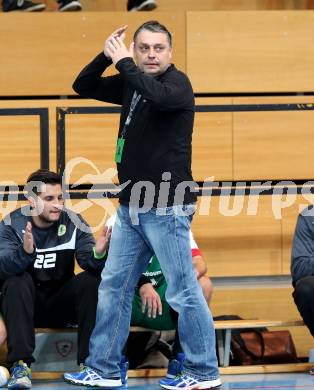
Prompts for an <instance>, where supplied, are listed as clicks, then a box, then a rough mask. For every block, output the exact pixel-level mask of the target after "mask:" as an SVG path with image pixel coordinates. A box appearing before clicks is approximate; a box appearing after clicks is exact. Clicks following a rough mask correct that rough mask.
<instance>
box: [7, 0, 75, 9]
mask: <svg viewBox="0 0 314 390" xmlns="http://www.w3.org/2000/svg"><path fill="white" fill-rule="evenodd" d="M57 3H58V10H59V11H60V12H65V11H81V9H82V5H81V3H80V1H79V0H57ZM45 8H46V4H44V3H35V2H33V1H31V0H2V10H3V12H12V11H26V12H38V11H43V10H44V9H45Z"/></svg>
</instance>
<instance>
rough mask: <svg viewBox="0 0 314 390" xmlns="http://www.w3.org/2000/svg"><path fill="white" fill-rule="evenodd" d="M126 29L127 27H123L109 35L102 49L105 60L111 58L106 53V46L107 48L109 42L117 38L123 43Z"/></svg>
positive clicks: (107, 52)
mask: <svg viewBox="0 0 314 390" xmlns="http://www.w3.org/2000/svg"><path fill="white" fill-rule="evenodd" d="M127 27H128V26H127V25H125V26H123V27H120V28H118V29H117V30H115V31H114V32H113V33H112V34H110V35H109V37H108V38H107V40H106V42H105V47H104V54H105V56H106V57H107V58H110V59H111V58H112V57H111V55H110V53H109V51H108V46H109V44H110V42H111V41H112V40H114V39H115V38H117V37H119V38H120V39H121V40H122V42H123V41H124V39H125V35H126V34H125V30H126V29H127Z"/></svg>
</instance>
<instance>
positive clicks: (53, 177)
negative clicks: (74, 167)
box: [26, 169, 62, 194]
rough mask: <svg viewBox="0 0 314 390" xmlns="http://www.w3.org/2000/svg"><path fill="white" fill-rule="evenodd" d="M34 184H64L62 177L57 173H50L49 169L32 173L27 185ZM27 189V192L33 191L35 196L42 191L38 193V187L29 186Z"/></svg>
mask: <svg viewBox="0 0 314 390" xmlns="http://www.w3.org/2000/svg"><path fill="white" fill-rule="evenodd" d="M32 182H40V183H44V184H60V185H61V184H62V179H61V176H60V175H58V174H57V173H55V172H52V171H48V169H38V170H37V171H35V172H33V173H31V174H30V175H29V176H28V178H27V180H26V183H32ZM26 187H27V192H29V190H32V191H33V192H34V193H35V194H38V193H39V192H40V191H38V187H37V186H30V187H32V188H30V187H29V186H26Z"/></svg>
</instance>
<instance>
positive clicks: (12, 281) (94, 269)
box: [0, 170, 111, 388]
mask: <svg viewBox="0 0 314 390" xmlns="http://www.w3.org/2000/svg"><path fill="white" fill-rule="evenodd" d="M27 183H28V190H31V191H29V192H28V193H27V198H28V201H29V205H27V206H25V207H22V208H20V209H17V210H15V211H14V212H12V213H10V214H9V215H7V216H6V218H5V219H4V220H3V221H2V222H1V224H0V279H1V280H3V285H2V289H1V309H2V314H3V318H4V322H5V325H6V329H7V345H8V355H7V361H8V364H9V365H10V366H11V367H12V369H11V378H10V380H9V382H8V388H30V387H31V370H30V365H31V363H32V362H33V361H34V359H33V356H32V353H33V351H34V348H35V331H34V328H35V327H65V326H67V325H68V324H78V357H77V359H78V363H81V362H84V361H85V358H86V357H87V356H88V344H89V338H90V335H91V332H92V330H93V327H94V324H95V316H96V308H97V298H98V285H99V283H100V275H99V274H100V272H101V271H102V269H103V266H104V263H105V257H106V256H105V252H106V249H107V246H108V242H109V239H110V234H111V231H110V229H108V228H105V229H104V230H103V232H102V233H101V234H100V237H99V238H98V240H97V242H96V244H95V240H94V237H93V235H92V234H91V232H90V229H89V226H88V225H87V224H86V222H85V221H84V220H83V219H82V218H81V217H80V216H79V215H78V214H75V213H73V212H70V211H69V210H66V209H65V208H64V200H63V194H62V189H61V178H60V176H59V175H57V174H56V173H54V172H50V171H47V170H38V171H36V172H34V173H32V174H31V175H30V176H29V178H28V180H27ZM75 259H76V260H77V262H78V263H79V265H80V267H81V268H82V269H83V270H84V272H82V273H80V274H78V275H75V274H74V267H75Z"/></svg>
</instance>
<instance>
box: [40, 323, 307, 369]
mask: <svg viewBox="0 0 314 390" xmlns="http://www.w3.org/2000/svg"><path fill="white" fill-rule="evenodd" d="M214 325H215V329H216V334H217V343H218V357H219V365H220V366H222V367H228V366H229V363H230V362H229V357H230V348H231V336H232V330H234V329H247V328H249V329H258V328H264V327H267V328H272V327H293V326H304V323H303V321H302V320H288V321H281V320H266V319H249V320H226V321H221V320H219V321H214ZM151 331H154V329H148V328H143V327H140V326H131V327H130V332H151ZM54 332H65V333H66V332H76V328H63V329H53V328H37V329H36V333H54ZM142 371H145V372H146V371H147V370H142ZM155 374H156V373H155Z"/></svg>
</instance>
